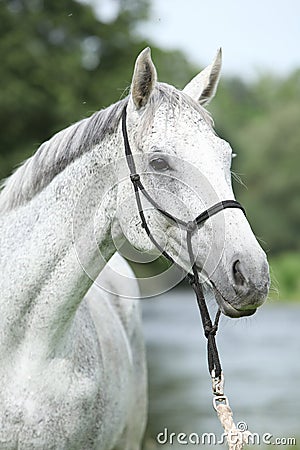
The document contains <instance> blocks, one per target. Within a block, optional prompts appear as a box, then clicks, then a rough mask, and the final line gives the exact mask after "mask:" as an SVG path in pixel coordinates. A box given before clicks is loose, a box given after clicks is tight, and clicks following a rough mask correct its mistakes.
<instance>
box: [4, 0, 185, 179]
mask: <svg viewBox="0 0 300 450" xmlns="http://www.w3.org/2000/svg"><path fill="white" fill-rule="evenodd" d="M118 3H119V10H118V15H117V17H116V18H115V19H114V20H113V21H112V22H109V23H106V22H103V21H101V18H98V17H96V16H95V12H94V10H93V9H92V8H91V7H90V6H89V5H87V4H81V3H79V2H77V1H74V0H63V1H61V2H60V1H59V2H57V1H56V2H53V1H52V0H2V1H1V2H0V22H1V27H0V55H1V61H2V63H1V65H0V77H1V81H2V90H1V94H0V127H1V133H0V178H2V177H4V176H7V174H8V173H9V172H10V171H11V169H12V168H13V167H14V166H16V165H17V164H18V163H19V162H20V161H22V159H24V158H25V157H27V156H29V155H30V154H32V153H33V152H34V151H35V150H36V148H37V146H38V145H39V144H40V143H42V142H43V141H44V140H46V139H48V138H49V137H50V136H51V135H52V134H54V133H55V132H56V131H58V130H60V129H62V128H65V127H66V126H68V125H69V124H70V123H72V122H74V121H77V120H79V119H81V118H83V117H86V116H89V115H90V114H91V113H92V112H94V111H96V110H98V109H100V108H103V107H105V106H108V105H109V104H111V103H112V102H114V101H116V100H118V99H119V98H120V97H122V95H123V93H124V91H125V90H126V88H127V87H128V86H129V84H130V80H131V76H132V69H133V62H134V58H135V56H136V55H137V54H138V53H139V52H140V51H141V50H142V49H143V48H144V47H146V46H147V43H146V42H144V41H143V39H141V38H139V37H138V36H137V34H136V33H135V26H134V25H135V24H136V23H137V22H138V21H140V20H144V19H145V18H146V16H147V11H148V0H142V1H139V2H138V1H136V0H126V1H125V0H119V1H118ZM154 52H155V54H156V59H157V60H158V66H159V69H160V71H161V74H162V76H165V77H166V78H167V79H169V80H170V82H176V80H175V78H174V77H172V76H170V75H172V74H171V69H170V68H171V67H172V65H175V61H176V73H177V80H178V79H179V80H180V79H182V77H183V76H182V74H183V73H184V74H186V67H187V63H186V60H185V58H184V57H183V56H182V55H181V54H179V53H178V52H163V51H161V50H159V49H157V50H156V49H155V48H154ZM162 61H163V62H164V63H166V64H164V67H161V66H162Z"/></svg>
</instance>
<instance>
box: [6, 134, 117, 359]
mask: <svg viewBox="0 0 300 450" xmlns="http://www.w3.org/2000/svg"><path fill="white" fill-rule="evenodd" d="M116 139H117V137H115V140H114V141H113V144H114V145H113V146H112V145H111V144H110V142H112V140H108V139H105V140H104V141H103V142H102V143H101V145H100V146H99V147H96V148H94V149H93V150H91V151H89V152H88V153H85V154H84V155H82V156H81V157H80V158H78V159H77V160H75V161H74V162H73V163H71V164H70V165H69V166H68V167H67V168H66V169H65V170H64V171H63V172H61V173H60V174H59V175H57V176H56V177H55V178H54V179H53V180H52V182H51V183H50V184H49V185H48V186H47V187H46V188H44V190H43V191H42V192H41V193H39V194H37V195H36V196H35V197H34V198H33V199H32V200H31V201H30V202H29V203H28V204H26V205H24V206H21V207H18V208H17V209H15V210H13V211H11V212H10V213H6V214H5V215H4V216H2V217H0V248H1V249H4V250H3V251H1V254H0V267H1V272H2V276H1V280H0V292H1V297H2V301H0V311H1V321H0V354H1V348H2V350H3V349H4V350H8V349H9V348H10V347H11V346H13V345H19V344H20V343H22V342H24V340H26V339H27V340H29V341H30V342H31V344H32V345H37V343H38V348H40V349H41V351H43V352H46V353H49V352H50V351H51V352H52V351H53V349H54V348H55V347H56V346H58V345H59V342H60V340H61V339H63V338H65V336H66V334H67V332H68V330H70V327H71V325H72V322H73V321H72V319H73V318H74V315H75V312H76V310H77V308H78V306H79V304H80V302H81V300H82V298H83V297H84V295H85V293H86V292H87V291H88V289H89V287H90V286H91V284H92V283H93V280H94V279H95V278H96V277H97V275H98V274H99V272H100V271H101V270H102V268H103V267H104V265H105V264H106V261H107V260H108V259H109V258H110V256H111V255H112V254H113V253H114V251H115V250H114V246H113V243H112V239H111V220H112V219H111V218H112V217H113V215H114V210H115V208H116V194H115V190H114V189H109V188H111V187H112V185H113V182H114V175H113V172H112V170H111V165H110V166H109V165H108V166H107V162H108V161H109V160H111V159H114V157H115V156H116V154H115V153H116V149H117V147H118V145H117V144H118V142H116ZM99 250H100V251H99Z"/></svg>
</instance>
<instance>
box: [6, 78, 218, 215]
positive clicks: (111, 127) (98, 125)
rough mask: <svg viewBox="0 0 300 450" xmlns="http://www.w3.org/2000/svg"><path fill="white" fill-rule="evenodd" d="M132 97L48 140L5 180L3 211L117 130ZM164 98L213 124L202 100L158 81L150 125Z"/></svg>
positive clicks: (146, 118) (151, 103) (149, 111)
mask: <svg viewBox="0 0 300 450" xmlns="http://www.w3.org/2000/svg"><path fill="white" fill-rule="evenodd" d="M128 99H129V97H126V98H124V99H122V100H120V101H118V102H117V103H114V104H112V105H110V106H109V107H107V108H105V109H103V110H100V111H97V112H95V113H94V114H93V115H92V116H91V117H89V118H86V119H83V120H81V121H79V122H77V123H75V124H73V125H71V126H69V127H68V128H65V129H64V130H62V131H60V132H58V133H57V134H55V135H54V136H53V137H52V138H51V139H49V140H48V141H45V142H44V143H43V144H42V145H41V146H40V147H39V148H38V149H37V151H36V152H35V153H34V154H33V156H31V157H30V158H28V159H27V160H26V161H25V162H23V163H22V165H21V166H20V167H18V168H17V169H16V170H15V172H14V173H13V174H12V175H11V176H10V177H8V178H7V179H5V180H4V181H3V182H2V184H1V186H0V214H2V213H4V212H7V211H10V210H12V209H14V208H17V207H18V206H21V205H24V204H25V203H27V202H28V201H30V200H31V199H32V198H33V197H34V196H35V195H36V194H38V193H39V192H40V191H42V190H43V189H44V188H45V187H47V186H48V185H49V184H50V183H51V181H52V180H53V179H54V177H55V176H56V175H58V174H59V173H60V172H62V171H63V170H64V169H65V168H66V167H67V166H68V165H69V164H71V163H72V162H73V161H75V160H76V159H77V158H79V157H80V156H81V155H82V154H84V153H86V152H88V151H90V150H91V149H92V148H94V147H95V146H96V145H97V144H99V142H101V141H102V140H103V139H104V138H105V137H106V136H107V135H109V134H112V133H114V132H115V131H116V129H117V127H118V125H119V122H120V120H121V115H122V111H123V108H124V107H125V105H127V103H128ZM163 102H167V103H168V105H169V106H170V108H174V107H175V106H181V105H182V104H188V105H189V106H191V107H192V108H193V109H196V110H197V111H198V112H199V113H200V115H201V117H202V118H203V119H204V120H205V122H206V123H208V124H209V125H210V126H211V127H212V124H213V122H212V119H211V117H210V115H209V113H208V112H207V111H206V110H205V109H204V108H203V107H202V106H201V105H200V104H198V103H197V102H195V101H194V100H192V99H191V98H190V97H189V96H187V95H186V94H184V93H183V92H181V91H179V90H177V89H175V88H174V87H173V86H170V85H168V84H166V83H157V84H156V87H155V89H154V92H153V93H152V95H151V96H150V99H149V101H148V104H147V106H146V108H145V111H144V113H143V115H142V120H143V122H144V125H145V126H146V127H147V126H149V124H151V122H152V120H153V117H154V114H155V111H156V110H157V109H158V107H159V106H160V105H161V104H162V103H163Z"/></svg>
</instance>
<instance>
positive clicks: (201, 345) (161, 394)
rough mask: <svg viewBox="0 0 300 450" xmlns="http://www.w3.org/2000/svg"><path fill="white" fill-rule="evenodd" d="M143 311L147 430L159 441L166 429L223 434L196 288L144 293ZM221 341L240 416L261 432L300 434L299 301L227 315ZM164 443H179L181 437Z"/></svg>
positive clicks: (172, 449) (229, 391)
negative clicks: (241, 315) (241, 316)
mask: <svg viewBox="0 0 300 450" xmlns="http://www.w3.org/2000/svg"><path fill="white" fill-rule="evenodd" d="M143 316H144V334H145V338H146V343H147V358H148V367H149V424H148V431H147V434H148V435H149V436H151V437H152V439H153V440H155V439H156V436H157V434H158V433H160V432H162V431H163V430H164V429H165V428H166V429H168V432H175V433H179V432H183V433H186V434H189V433H195V432H196V433H198V434H201V433H205V432H212V433H216V434H217V435H221V433H222V430H221V426H220V425H219V422H218V419H217V418H216V414H215V412H214V411H213V409H212V407H211V385H210V379H209V375H208V372H207V363H206V342H205V338H204V337H203V332H202V327H201V323H200V317H199V313H198V310H197V305H196V301H195V298H194V295H193V293H192V292H191V291H189V290H188V289H183V288H176V289H173V290H172V291H170V292H169V293H167V294H164V295H163V296H160V297H157V298H152V299H148V300H143ZM217 342H218V347H219V352H220V356H221V360H222V366H223V370H224V373H225V378H226V384H225V391H226V394H227V395H228V397H229V399H230V404H231V407H232V409H233V411H234V418H235V420H236V422H238V421H244V422H246V423H247V425H248V427H249V429H250V430H251V431H252V432H257V433H260V434H263V433H270V434H272V435H273V436H276V437H294V436H295V437H297V436H298V437H300V408H299V402H300V383H299V379H300V357H299V356H300V304H282V303H279V302H270V303H267V304H265V305H264V306H262V307H261V308H260V309H259V310H258V311H257V313H256V314H255V315H254V316H252V317H248V318H244V319H229V318H226V317H222V319H221V323H220V329H219V332H218V335H217ZM298 444H299V442H298ZM158 448H164V449H165V450H168V449H170V450H175V449H177V447H176V445H175V444H173V445H170V444H169V445H168V444H166V445H160V446H159V447H158ZM178 448H195V445H193V446H189V445H188V446H187V445H184V446H182V445H181V446H179V447H178Z"/></svg>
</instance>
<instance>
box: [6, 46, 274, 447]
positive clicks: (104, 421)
mask: <svg viewBox="0 0 300 450" xmlns="http://www.w3.org/2000/svg"><path fill="white" fill-rule="evenodd" d="M220 67H221V55H220V52H219V53H218V55H217V57H216V59H215V60H214V62H213V64H212V65H210V66H208V67H207V68H206V69H205V70H204V71H203V72H201V73H200V74H199V75H198V76H196V77H195V78H194V79H193V80H192V81H191V82H190V83H189V84H188V85H187V86H186V87H185V89H184V90H183V92H180V91H178V90H176V89H175V88H174V87H171V86H169V85H166V84H162V83H158V82H157V80H156V70H155V67H154V65H153V62H152V60H151V57H150V51H149V49H145V50H144V51H143V52H142V53H141V54H140V55H139V56H138V58H137V61H136V65H135V70H134V74H133V80H132V85H131V91H130V95H129V96H128V97H127V98H125V99H123V100H121V101H119V102H118V103H116V104H114V105H112V106H110V107H109V108H107V109H104V110H103V111H99V112H97V113H95V114H94V115H93V116H92V117H90V118H88V119H84V120H82V121H80V122H78V123H76V124H74V125H72V126H70V127H69V128H67V129H65V130H63V131H61V132H60V133H58V134H56V135H55V136H54V137H52V138H51V139H50V140H49V141H47V142H45V143H44V144H42V145H41V147H40V148H39V149H38V151H37V152H36V153H35V155H34V156H33V157H31V158H30V159H29V160H27V161H26V162H25V163H24V164H23V165H22V166H21V167H20V168H18V169H17V170H16V172H15V173H14V174H13V175H12V176H11V177H10V178H9V179H8V180H6V181H5V183H4V186H3V189H2V192H1V195H0V268H1V280H0V293H1V294H0V295H1V301H0V310H1V321H0V358H1V359H0V360H1V365H0V381H1V390H0V448H1V449H11V450H12V449H45V450H46V449H47V450H50V449H61V450H63V449H65V450H70V449H72V450H75V449H78V450H89V449H101V450H111V449H122V450H136V449H139V448H140V445H141V439H142V436H143V432H144V427H145V422H146V403H147V401H146V370H145V355H144V346H143V339H142V335H141V324H140V316H139V308H138V304H137V301H134V300H126V301H123V300H122V295H126V296H127V297H128V296H129V297H130V296H131V297H138V291H137V287H136V284H135V283H132V282H131V283H127V282H126V276H128V277H132V273H131V271H130V269H129V268H128V267H127V266H126V263H125V262H124V261H123V260H122V259H121V258H120V257H115V259H114V261H112V263H111V265H112V266H113V267H114V269H115V270H117V271H119V272H120V274H123V278H122V277H121V278H120V281H118V279H117V278H116V279H109V277H107V276H105V270H106V269H104V271H103V273H102V274H101V275H100V277H102V279H101V280H100V281H101V285H102V286H103V287H105V288H106V289H107V291H108V292H109V291H110V292H113V294H109V293H106V292H105V291H102V294H101V295H99V291H97V292H96V291H95V292H94V293H93V292H90V293H89V294H88V295H87V296H86V297H85V295H86V294H87V292H88V291H89V289H90V287H91V285H92V284H93V280H95V279H96V278H97V277H98V275H99V273H100V272H101V270H102V269H103V268H104V267H105V265H106V262H107V261H108V260H109V258H110V257H111V256H112V255H113V254H114V253H115V244H116V245H118V243H119V242H122V239H123V238H124V236H126V237H127V239H128V241H129V242H130V243H131V244H132V245H133V246H134V247H135V248H137V249H139V251H152V250H153V248H154V246H153V244H152V243H151V241H150V240H149V238H148V236H147V234H146V233H145V231H144V230H143V229H142V227H141V226H140V217H139V214H138V210H137V206H136V203H135V200H134V197H133V196H132V192H133V190H132V184H131V182H130V179H129V171H128V167H127V166H126V160H125V159H124V143H123V138H122V132H121V114H122V111H123V109H124V107H125V106H127V129H128V136H129V139H130V145H131V148H132V152H133V156H134V158H135V159H136V164H137V167H138V171H139V173H141V174H142V175H141V176H142V179H143V182H144V185H145V186H146V187H147V189H149V191H150V192H151V194H152V195H153V196H154V197H155V198H156V199H157V201H158V202H159V203H160V204H161V205H162V207H164V208H165V209H168V210H169V211H171V212H172V213H174V214H176V215H177V217H182V218H183V219H185V220H190V218H194V217H196V216H197V215H198V214H199V212H201V211H202V210H203V209H205V208H207V207H208V206H210V205H211V204H213V203H214V202H215V200H216V199H218V200H220V199H221V200H223V199H234V194H233V191H232V187H231V180H230V164H231V157H232V152H231V148H230V146H229V144H228V143H226V142H224V141H223V140H221V139H220V138H219V137H218V136H217V135H216V134H215V133H214V131H213V128H212V121H211V119H210V117H209V115H208V113H207V112H206V111H205V110H204V108H203V106H202V105H205V104H206V103H207V102H208V101H209V100H210V99H211V98H212V97H213V95H214V93H215V90H216V87H217V83H218V79H219V73H220ZM154 188H155V189H154ZM143 205H144V208H145V209H147V208H148V209H147V211H146V219H147V222H148V224H149V227H150V228H151V230H152V232H153V234H154V235H155V237H156V240H157V241H158V242H159V243H160V244H161V245H162V246H164V248H165V249H166V250H167V251H168V253H169V254H170V255H171V256H172V257H173V258H174V260H176V261H177V262H178V263H179V264H180V266H181V267H183V268H184V269H186V270H190V266H189V258H188V252H187V248H186V245H185V241H182V230H180V228H179V227H177V226H176V224H174V223H171V222H170V221H169V220H168V219H167V218H165V217H162V216H161V215H160V213H159V212H158V211H157V210H155V209H154V208H149V204H147V202H146V201H145V199H143ZM198 241H199V244H200V245H198ZM192 244H193V247H194V249H197V252H196V250H195V252H196V253H195V254H196V263H197V266H198V267H199V271H201V276H202V278H203V279H205V280H206V281H205V284H206V286H214V290H215V292H217V293H218V296H217V300H218V302H219V305H220V308H221V309H222V311H223V312H224V313H225V314H227V315H229V316H232V317H240V316H243V315H249V314H250V313H253V312H254V311H255V309H256V308H257V307H258V306H259V305H261V304H262V303H263V301H264V299H265V297H266V294H267V291H268V285H269V276H268V265H267V262H266V257H265V254H264V252H263V251H262V249H261V248H260V246H259V245H258V243H257V241H256V239H255V237H254V235H253V233H252V231H251V228H250V226H249V224H248V222H247V220H246V218H245V216H244V214H243V213H242V211H241V210H238V209H226V210H225V211H223V212H221V213H219V214H218V215H216V216H214V217H213V218H211V219H210V220H208V221H207V222H206V223H205V224H204V225H203V226H202V227H201V228H200V229H199V230H198V232H197V233H196V234H195V235H194V236H193V239H192ZM212 249H214V250H213V251H212ZM215 249H217V250H215ZM124 275H125V278H124ZM124 280H125V281H124Z"/></svg>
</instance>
